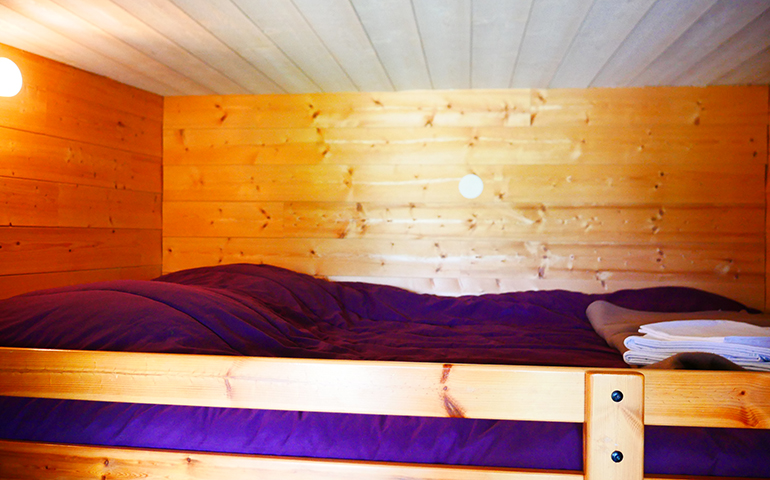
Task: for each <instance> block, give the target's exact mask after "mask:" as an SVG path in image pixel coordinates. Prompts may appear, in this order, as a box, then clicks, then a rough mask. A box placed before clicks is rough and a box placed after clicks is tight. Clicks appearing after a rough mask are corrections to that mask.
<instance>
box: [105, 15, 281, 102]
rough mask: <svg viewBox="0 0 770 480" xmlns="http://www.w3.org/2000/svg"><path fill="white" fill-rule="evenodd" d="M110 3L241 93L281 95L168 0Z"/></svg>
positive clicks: (248, 64) (274, 85) (266, 79)
mask: <svg viewBox="0 0 770 480" xmlns="http://www.w3.org/2000/svg"><path fill="white" fill-rule="evenodd" d="M112 1H113V2H114V3H115V4H117V5H119V6H121V7H122V8H123V9H125V10H126V11H127V12H129V13H130V14H132V15H133V16H135V17H136V18H138V19H140V20H141V21H143V22H144V23H146V24H147V25H149V26H150V27H152V28H154V29H155V30H156V31H158V32H162V34H163V35H164V36H166V37H167V38H168V39H169V40H171V41H173V42H174V43H176V44H177V45H179V46H181V47H182V48H184V49H185V50H187V51H188V52H190V53H191V54H193V55H194V56H196V57H197V58H199V59H200V60H202V61H203V62H205V63H206V64H208V65H210V66H211V67H212V68H214V69H216V70H218V71H219V72H220V73H222V75H224V76H226V77H228V78H230V79H231V80H232V81H233V82H235V83H236V84H237V85H239V86H240V87H242V88H243V90H244V93H284V90H283V89H282V88H281V87H280V86H278V85H276V84H275V83H274V82H273V81H272V80H270V79H269V78H268V77H266V76H265V75H264V74H263V73H262V72H260V71H259V70H258V69H256V68H255V67H254V66H253V65H251V64H250V63H249V62H247V61H246V60H244V59H243V57H241V56H240V55H238V54H237V53H236V52H234V51H232V50H231V49H230V48H229V47H228V46H227V45H225V44H224V43H222V42H220V41H219V39H217V38H216V37H214V35H212V34H211V32H209V31H208V30H206V29H205V28H203V27H202V26H201V25H200V24H199V23H198V22H196V21H195V20H193V19H192V18H190V17H189V16H187V15H186V14H185V13H184V12H183V11H182V10H180V9H179V7H177V6H176V5H174V4H173V3H171V2H169V1H168V0H142V1H141V2H137V1H136V0H112Z"/></svg>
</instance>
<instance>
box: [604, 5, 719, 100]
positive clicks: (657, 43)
mask: <svg viewBox="0 0 770 480" xmlns="http://www.w3.org/2000/svg"><path fill="white" fill-rule="evenodd" d="M715 3H716V0H658V1H657V2H655V5H653V6H652V8H650V10H649V11H648V12H647V14H646V15H645V16H644V18H643V19H642V20H641V21H640V22H639V23H638V24H637V26H636V28H634V30H633V31H632V32H631V34H630V35H629V36H628V38H626V40H625V41H624V42H623V44H622V45H621V46H620V48H618V50H617V51H615V53H614V54H613V55H612V58H610V60H609V61H608V62H607V63H606V64H605V65H604V67H603V68H602V69H601V71H600V72H599V74H598V75H597V76H596V78H595V79H594V81H593V82H591V86H592V87H618V86H625V85H628V83H629V82H630V81H631V80H632V79H633V78H634V77H635V76H637V75H639V74H640V73H641V72H642V71H643V70H644V69H645V68H646V67H647V66H648V65H649V64H651V63H652V62H653V61H654V60H655V59H656V58H658V56H660V54H661V53H663V52H664V51H665V50H666V48H668V47H669V46H671V44H673V43H674V42H675V41H676V40H677V39H678V38H679V37H680V36H681V35H682V34H683V33H684V32H685V31H687V29H688V28H690V26H691V25H692V24H693V23H695V22H696V21H697V20H698V19H699V18H700V17H701V15H703V14H704V13H705V12H706V11H707V10H708V9H709V8H711V7H712V6H713V5H714V4H715Z"/></svg>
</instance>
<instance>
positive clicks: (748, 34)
mask: <svg viewBox="0 0 770 480" xmlns="http://www.w3.org/2000/svg"><path fill="white" fill-rule="evenodd" d="M768 47H770V9H768V10H766V11H765V13H763V14H762V15H760V16H758V17H757V18H755V19H754V20H753V21H752V22H751V23H749V24H748V25H747V26H746V28H744V29H742V30H741V31H739V32H738V33H736V34H735V35H733V36H732V37H730V39H729V40H727V41H726V42H724V43H723V44H721V45H720V46H719V48H717V49H716V50H714V51H713V52H711V53H710V54H708V55H707V56H706V57H704V58H703V59H702V60H701V61H700V62H698V63H696V64H695V65H693V66H692V67H690V68H689V69H688V70H687V71H686V72H684V73H683V74H682V75H680V76H679V77H677V78H676V79H675V80H674V82H673V83H674V85H708V84H709V83H711V82H713V81H714V80H715V79H717V78H719V77H721V76H722V75H724V74H726V73H727V72H729V71H730V70H732V69H733V68H735V67H737V66H739V65H740V64H742V63H743V62H745V61H746V60H748V59H750V58H751V57H753V56H754V55H756V54H757V53H759V52H761V51H762V50H764V49H766V48H768Z"/></svg>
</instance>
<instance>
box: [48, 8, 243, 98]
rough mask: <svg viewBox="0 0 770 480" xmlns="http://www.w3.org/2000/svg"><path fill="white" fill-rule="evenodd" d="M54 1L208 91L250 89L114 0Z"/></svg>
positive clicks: (192, 92)
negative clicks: (237, 82) (240, 84)
mask: <svg viewBox="0 0 770 480" xmlns="http://www.w3.org/2000/svg"><path fill="white" fill-rule="evenodd" d="M54 1H55V2H56V3H57V4H59V5H61V6H62V7H64V8H66V9H67V10H69V11H70V12H72V13H74V14H75V15H77V16H78V17H80V18H82V19H83V20H85V21H87V22H89V23H91V24H94V25H98V26H99V28H101V29H102V30H104V31H106V32H107V33H109V34H110V35H112V36H114V37H115V38H118V39H120V40H121V41H123V42H125V43H126V44H128V45H131V46H132V47H133V48H135V49H137V50H138V51H140V52H142V53H144V54H145V55H148V56H150V57H152V58H154V59H156V60H157V61H159V62H161V63H164V64H165V65H168V66H169V68H171V69H173V70H175V71H177V72H180V73H182V74H184V75H185V76H187V77H188V78H190V79H191V80H192V81H194V82H196V83H198V84H200V85H203V86H204V87H205V88H206V89H208V92H207V93H206V94H211V93H220V94H229V93H246V91H245V90H244V88H243V87H240V86H239V85H237V84H236V83H235V82H233V81H232V80H230V79H229V78H227V77H225V76H224V75H222V74H221V73H220V72H219V71H217V70H215V69H214V68H212V67H210V66H209V65H207V64H206V63H204V62H203V61H201V60H200V59H198V58H197V57H195V56H193V55H192V54H191V53H190V52H188V51H187V50H185V49H183V48H182V47H180V46H179V45H177V44H176V43H174V42H172V41H171V40H169V39H168V38H166V37H165V36H163V35H162V34H160V33H159V32H157V31H156V30H154V29H153V28H151V27H150V26H148V25H147V24H145V23H144V22H142V21H140V20H139V19H137V18H136V17H134V16H133V15H131V14H129V13H128V12H127V11H125V10H124V9H122V8H121V7H119V6H118V5H116V4H114V3H112V1H110V0H89V1H88V3H84V2H83V1H82V0H54ZM135 86H136V85H135ZM183 93H184V94H186V95H197V93H196V92H195V91H184V92H183Z"/></svg>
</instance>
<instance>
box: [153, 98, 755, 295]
mask: <svg viewBox="0 0 770 480" xmlns="http://www.w3.org/2000/svg"><path fill="white" fill-rule="evenodd" d="M767 97H768V89H767V87H710V88H645V89H589V90H532V91H531V90H513V91H447V92H410V93H387V94H360V93H352V94H313V95H286V96H281V95H275V96H226V97H221V96H209V97H206V96H203V97H168V98H166V102H165V123H164V203H163V209H164V221H163V222H164V223H163V235H164V247H163V267H164V270H165V271H175V270H178V269H182V268H188V267H195V266H202V265H213V264H219V263H235V262H256V263H259V262H265V263H270V264H276V265H281V266H286V267H289V268H293V269H296V270H300V271H304V272H307V273H311V274H314V275H320V276H328V277H332V278H342V279H363V280H367V281H375V282H380V283H390V284H396V285H401V286H406V287H409V288H412V289H415V290H418V291H428V292H438V293H443V294H459V293H476V292H481V291H484V292H497V291H510V290H522V289H550V288H566V289H573V290H580V291H593V292H597V291H608V290H616V289H620V288H626V287H642V286H652V285H689V286H695V287H700V288H704V289H707V290H710V291H714V292H719V293H723V294H726V295H729V296H731V297H733V298H736V299H739V300H742V301H744V302H747V303H748V304H751V305H753V306H756V307H760V308H761V307H763V306H764V299H765V165H766V163H767V158H768V156H767V135H768V134H767V122H768V98H767ZM468 173H475V174H477V175H479V176H480V177H481V178H482V179H483V180H484V182H485V188H484V191H483V194H482V195H481V196H480V197H479V198H477V199H475V200H467V199H465V198H463V197H462V196H461V195H460V193H459V191H458V182H459V180H460V178H461V177H462V176H464V175H466V174H468Z"/></svg>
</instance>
